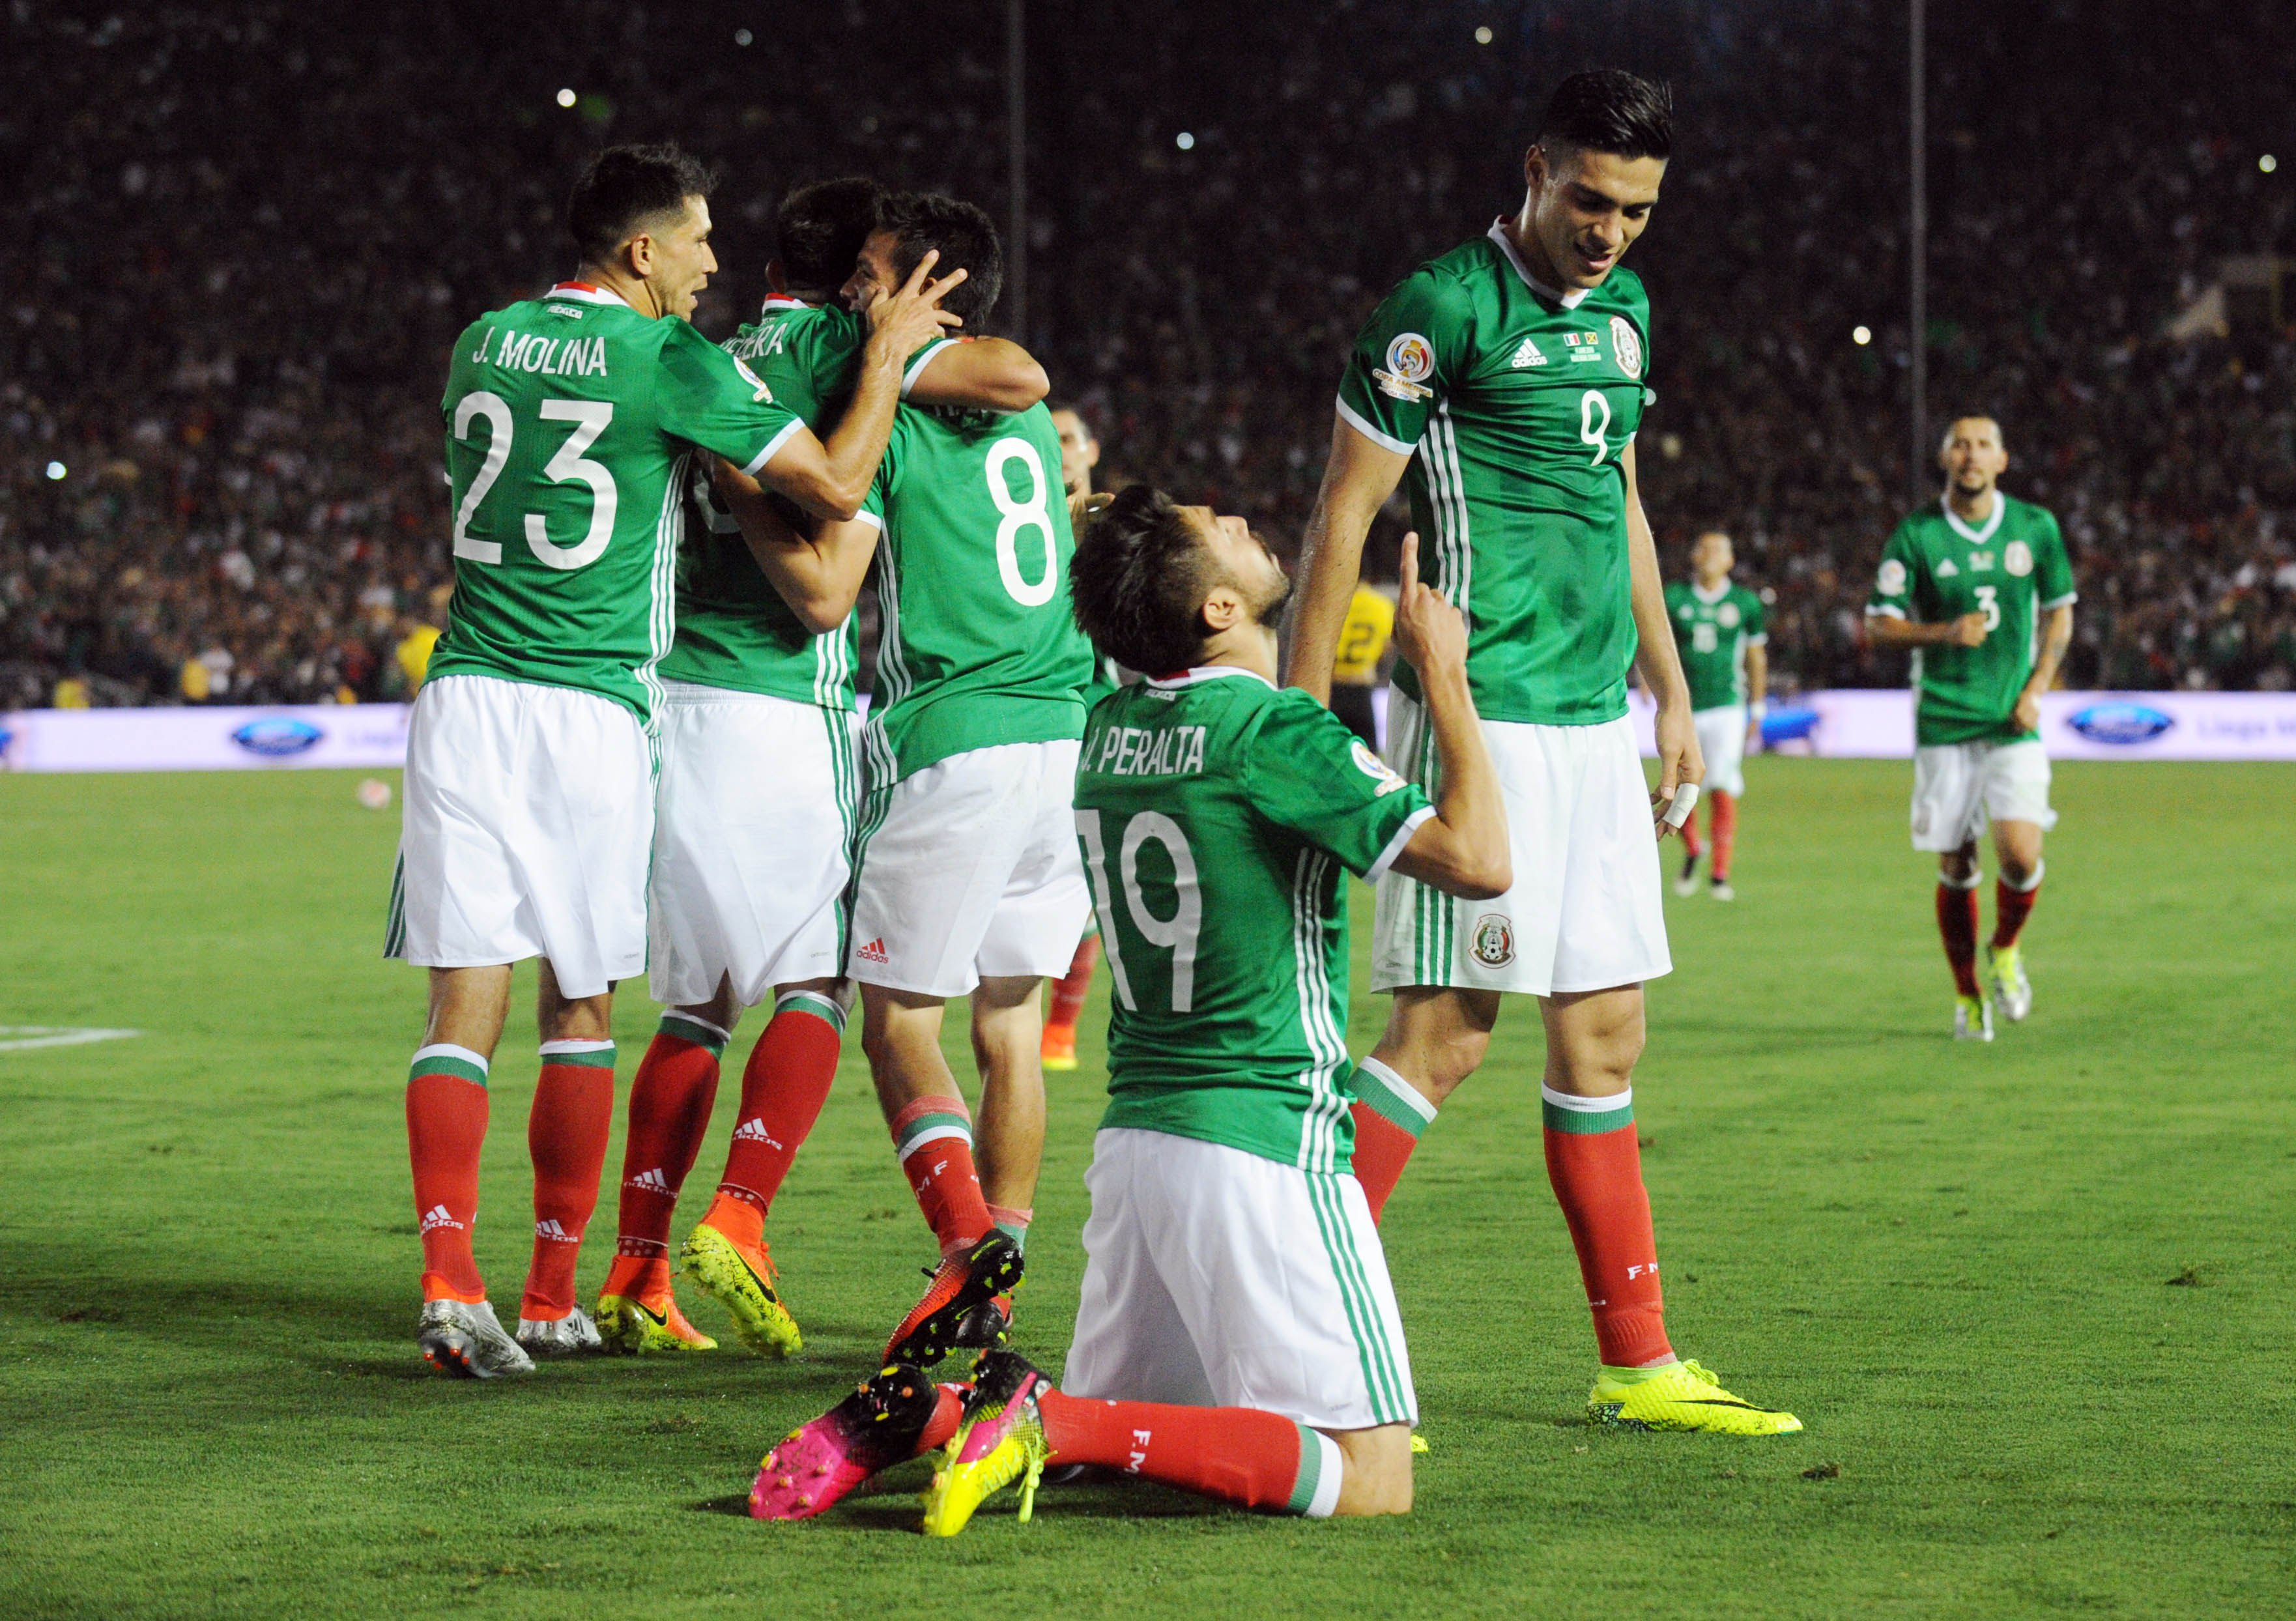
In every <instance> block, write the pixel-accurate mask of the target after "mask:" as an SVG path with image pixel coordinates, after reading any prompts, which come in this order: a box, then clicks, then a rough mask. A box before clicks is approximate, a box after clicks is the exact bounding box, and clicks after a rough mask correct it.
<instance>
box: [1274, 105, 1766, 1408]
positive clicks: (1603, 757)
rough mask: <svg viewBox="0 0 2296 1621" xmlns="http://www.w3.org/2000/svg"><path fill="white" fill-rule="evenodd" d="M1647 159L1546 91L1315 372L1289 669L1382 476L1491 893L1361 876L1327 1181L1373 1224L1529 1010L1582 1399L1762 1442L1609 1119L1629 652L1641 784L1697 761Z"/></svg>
mask: <svg viewBox="0 0 2296 1621" xmlns="http://www.w3.org/2000/svg"><path fill="white" fill-rule="evenodd" d="M1671 142H1672V132H1671V107H1670V102H1669V95H1668V93H1667V92H1666V90H1665V89H1664V88H1663V87H1662V86H1656V85H1652V84H1649V83H1647V82H1645V81H1644V80H1642V79H1638V78H1635V77H1634V76H1633V75H1631V74H1628V73H1621V72H1616V71H1602V72H1593V73H1581V74H1577V75H1574V76H1573V77H1572V78H1569V79H1566V80H1565V81H1563V83H1562V85H1561V86H1559V87H1558V88H1557V89H1556V91H1555V93H1554V98H1553V100H1552V101H1551V102H1549V103H1548V105H1547V109H1546V114H1545V116H1544V118H1543V119H1542V120H1541V122H1540V124H1539V126H1538V142H1537V143H1536V144H1534V145H1533V146H1532V147H1531V148H1530V150H1529V152H1528V153H1527V154H1526V156H1525V158H1524V160H1523V176H1524V181H1525V194H1524V198H1523V202H1522V206H1521V209H1519V210H1518V211H1517V212H1516V213H1515V214H1514V215H1513V216H1512V217H1505V218H1502V219H1499V220H1497V221H1496V222H1495V223H1494V224H1493V225H1491V227H1490V229H1489V230H1488V232H1487V233H1485V234H1484V235H1483V236H1481V237H1480V238H1478V239H1477V240H1475V241H1473V242H1469V243H1468V244H1467V245H1465V246H1464V247H1462V248H1458V249H1455V250H1452V251H1451V252H1449V253H1447V254H1445V255H1443V256H1442V257H1441V258H1437V259H1433V260H1431V261H1430V262H1429V263H1428V264H1426V265H1423V266H1421V267H1420V268H1419V269H1418V270H1417V271H1416V272H1415V273H1414V274H1412V275H1410V276H1409V277H1407V278H1406V279H1405V281H1404V282H1402V284H1401V285H1399V286H1398V287H1397V288H1396V289H1395V291H1393V292H1391V293H1390V294H1389V295H1388V298H1387V299H1386V301H1385V302H1383V303H1382V305H1381V306H1380V307H1379V308H1378V309H1377V310H1376V311H1374V313H1373V315H1372V317H1371V320H1370V321H1369V323H1367V324H1366V325H1365V328H1364V330H1363V332H1362V333H1361V335H1360V336H1359V337H1358V339H1357V344H1356V348H1355V352H1354V354H1353V355H1352V356H1350V358H1349V364H1348V367H1347V371H1346V373H1345V374H1344V377H1343V378H1342V381H1341V385H1340V397H1339V404H1338V419H1339V420H1338V422H1336V423H1335V424H1334V426H1333V438H1332V457H1331V462H1330V464H1329V466H1328V467H1327V469H1326V470H1325V472H1324V487H1323V491H1322V494H1321V495H1320V497H1319V499H1318V501H1317V503H1316V513H1315V515H1314V516H1313V517H1312V518H1311V519H1310V520H1309V526H1308V536H1307V544H1306V546H1305V553H1306V556H1307V560H1308V561H1307V562H1306V565H1305V569H1306V580H1305V583H1304V584H1303V585H1302V588H1301V593H1300V595H1301V604H1300V613H1299V615H1298V618H1297V621H1296V624H1295V626H1294V633H1293V639H1292V664H1291V671H1290V679H1291V680H1292V683H1293V684H1297V685H1301V686H1305V687H1307V688H1308V690H1309V691H1310V692H1314V693H1316V695H1318V696H1321V695H1323V694H1324V692H1326V691H1328V684H1329V681H1330V677H1331V671H1332V660H1333V651H1334V644H1335V641H1336V635H1337V632H1338V629H1339V626H1340V623H1341V618H1342V617H1343V615H1344V613H1345V611H1346V603H1347V598H1348V595H1349V593H1350V592H1351V591H1352V589H1353V587H1354V585H1355V581H1356V576H1357V566H1358V562H1359V560H1360V557H1361V553H1362V546H1363V538H1364V535H1365V530H1366V529H1367V528H1368V527H1369V525H1370V521H1371V518H1372V515H1373V514H1374V512H1377V511H1378V509H1379V506H1380V504H1381V503H1382V502H1384V501H1385V500H1386V498H1387V497H1388V495H1390V493H1391V492H1392V491H1393V489H1394V487H1395V486H1396V483H1397V481H1398V479H1403V478H1404V477H1405V476H1406V473H1407V474H1408V477H1409V487H1410V496H1411V507H1412V517H1413V520H1414V522H1415V525H1416V526H1417V527H1418V528H1419V530H1420V532H1421V534H1422V535H1423V536H1425V537H1426V541H1427V545H1428V548H1429V560H1428V579H1429V583H1430V584H1431V585H1433V586H1434V587H1435V589H1436V590H1438V591H1439V592H1441V593H1442V594H1444V595H1445V596H1446V597H1447V598H1449V599H1450V601H1451V602H1453V603H1454V604H1456V606H1457V607H1458V608H1459V609H1460V610H1461V611H1463V612H1464V614H1465V615H1466V618H1467V624H1468V626H1469V637H1470V640H1469V643H1468V648H1467V675H1468V679H1469V680H1470V682H1471V683H1472V685H1473V688H1474V696H1475V707H1476V708H1477V710H1478V711H1479V712H1480V716H1481V717H1482V725H1483V730H1484V733H1485V734H1486V736H1487V738H1488V742H1489V746H1490V749H1491V753H1492V756H1493V757H1494V758H1495V759H1496V760H1497V768H1498V773H1499V777H1500V782H1501V784H1502V786H1503V788H1504V790H1505V795H1506V802H1507V814H1508V818H1509V823H1510V826H1511V828H1512V831H1513V858H1514V859H1513V866H1514V887H1513V889H1512V890H1510V891H1509V892H1508V893H1507V894H1506V895H1504V896H1499V897H1497V899H1495V900H1491V901H1488V902H1484V901H1474V902H1463V901H1460V900H1458V899H1456V898H1455V897H1453V896H1447V895H1444V894H1442V893H1439V891H1438V890H1437V889H1435V888H1430V887H1429V886H1427V885H1426V884H1423V883H1421V882H1419V881H1417V880H1414V879H1412V878H1411V877H1409V876H1408V875H1406V874H1400V873H1390V874H1389V875H1388V876H1387V877H1386V878H1384V879H1382V880H1381V883H1380V886H1379V897H1378V905H1377V910H1376V913H1375V914H1374V923H1373V929H1374V945H1373V954H1372V978H1371V982H1372V987H1373V988H1374V990H1392V991H1394V993H1395V1007H1394V1010H1393V1012H1392V1013H1391V1015H1390V1019H1389V1023H1388V1027H1387V1033H1386V1035H1385V1036H1383V1037H1382V1040H1381V1042H1380V1044H1379V1046H1378V1048H1377V1049H1376V1050H1375V1051H1374V1052H1373V1054H1372V1055H1371V1056H1370V1057H1369V1058H1367V1059H1365V1060H1364V1062H1363V1064H1362V1065H1361V1066H1360V1068H1358V1070H1357V1075H1356V1077H1355V1090H1356V1093H1357V1100H1358V1101H1357V1108H1356V1123H1357V1132H1358V1146H1357V1158H1356V1167H1357V1176H1358V1177H1359V1178H1360V1179H1361V1181H1362V1182H1363V1184H1364V1188H1365V1192H1366V1193H1367V1194H1368V1195H1369V1197H1370V1200H1371V1205H1372V1208H1373V1209H1374V1211H1377V1210H1378V1209H1379V1208H1381V1206H1382V1204H1383V1202H1384V1200H1385V1199H1386V1196H1387V1194H1388V1193H1389V1192H1390V1191H1391V1190H1392V1189H1393V1188H1394V1186H1395V1185H1396V1183H1397V1182H1398V1179H1399V1178H1400V1177H1401V1175H1402V1173H1403V1169H1404V1167H1405V1164H1406V1161H1407V1160H1408V1158H1409V1157H1410V1155H1411V1152H1412V1150H1413V1147H1414V1145H1415V1143H1416V1142H1417V1140H1418V1137H1419V1135H1420V1134H1421V1132H1422V1131H1423V1130H1424V1129H1425V1127H1426V1126H1427V1125H1428V1124H1429V1123H1430V1122H1431V1121H1432V1120H1433V1118H1434V1117H1435V1113H1436V1109H1437V1108H1438V1106H1439V1104H1440V1103H1441V1101H1443V1099H1444V1098H1445V1097H1447V1095H1448V1094H1449V1093H1450V1092H1451V1090H1452V1089H1453V1088H1454V1087H1456V1086H1457V1085H1459V1084H1460V1083H1461V1082H1463V1081H1464V1080H1465V1079H1466V1077H1468V1076H1469V1075H1470V1074H1472V1073H1473V1071H1474V1069H1475V1068H1476V1067H1477V1066H1478V1065H1479V1064H1480V1061H1481V1060H1482V1056H1483V1054H1484V1052H1485V1051H1486V1050H1487V1049H1488V1044H1489V1039H1490V1032H1491V1029H1492V1027H1493V1026H1494V1025H1495V1024H1496V1023H1497V1019H1498V1015H1499V998H1500V995H1501V993H1504V992H1518V993H1523V994H1527V995H1535V996H1537V997H1538V998H1539V999H1540V1011H1541V1014H1542V1016H1543V1019H1544V1021H1545V1024H1546V1054H1547V1056H1546V1086H1545V1093H1544V1123H1545V1128H1546V1131H1545V1135H1546V1165H1547V1174H1548V1176H1549V1179H1550V1180H1551V1181H1552V1183H1554V1191H1555V1195H1556V1198H1557V1199H1558V1200H1559V1201H1560V1202H1561V1204H1562V1209H1563V1214H1564V1216H1565V1217H1566V1218H1567V1220H1568V1222H1569V1224H1570V1234H1571V1239H1572V1241H1573V1242H1574V1243H1575V1244H1576V1246H1577V1248H1578V1250H1579V1271H1580V1275H1581V1277H1582V1279H1583V1281H1584V1282H1585V1284H1586V1287H1587V1304H1588V1306H1589V1307H1590V1308H1591V1310H1592V1312H1593V1314H1594V1317H1595V1339H1596V1343H1597V1345H1598V1347H1599V1348H1600V1354H1601V1360H1602V1366H1601V1369H1600V1371H1599V1372H1598V1374H1597V1376H1596V1379H1595V1388H1594V1390H1593V1392H1592V1394H1591V1395H1590V1396H1589V1398H1588V1408H1589V1412H1591V1414H1592V1415H1593V1416H1594V1417H1595V1419H1596V1420H1598V1421H1604V1422H1619V1423H1624V1424H1628V1425H1633V1426H1636V1427H1638V1428H1644V1429H1733V1430H1737V1431H1739V1432H1741V1433H1775V1432H1776V1431H1778V1430H1781V1429H1798V1428H1800V1426H1799V1425H1798V1424H1797V1423H1796V1422H1795V1421H1794V1420H1792V1417H1791V1416H1790V1415H1786V1414H1782V1413H1770V1412H1759V1411H1758V1410H1756V1409H1754V1408H1752V1407H1751V1406H1750V1405H1749V1404H1745V1403H1743V1402H1740V1401H1738V1400H1737V1399H1736V1398H1734V1397H1733V1396H1729V1395H1728V1393H1727V1392H1726V1391H1722V1390H1720V1389H1719V1388H1717V1387H1716V1386H1715V1385H1714V1384H1713V1383H1712V1381H1711V1380H1710V1379H1709V1378H1708V1377H1707V1376H1706V1375H1705V1373H1704V1372H1703V1371H1702V1370H1700V1369H1699V1368H1698V1366H1697V1364H1696V1363H1684V1362H1681V1361H1678V1360H1677V1358H1676V1356H1675V1355H1674V1352H1673V1348H1672V1347H1671V1346H1670V1345H1669V1342H1668V1339H1667V1335H1666V1330H1665V1325H1664V1321H1663V1316H1662V1308H1661V1299H1660V1291H1659V1284H1658V1270H1659V1269H1658V1256H1657V1240H1656V1238H1655V1236H1654V1235H1653V1233H1652V1226H1651V1216H1650V1201H1649V1197H1648V1195H1647V1194H1646V1193H1645V1192H1644V1188H1643V1182H1642V1168H1641V1157H1640V1151H1639V1148H1638V1146H1637V1141H1636V1131H1635V1126H1634V1113H1633V1092H1632V1079H1633V1074H1634V1067H1635V1064H1636V1060H1638V1059H1639V1058H1640V1056H1641V1053H1642V1046H1643V989H1642V984H1643V981H1644V980H1645V979H1648V978H1652V977H1653V976H1655V975H1658V974H1663V973H1665V972H1667V971H1668V970H1669V966H1670V960H1669V956H1668V954H1667V945H1666V923H1665V918H1664V915H1663V913H1662V910H1661V899H1660V895H1661V878H1660V872H1659V858H1658V848H1657V841H1656V838H1655V837H1654V830H1653V827H1652V798H1651V797H1650V795H1649V790H1648V788H1647V786H1646V784H1645V782H1644V776H1643V769H1642V762H1641V760H1640V759H1639V758H1638V757H1637V756H1636V748H1635V741H1634V732H1633V729H1632V726H1631V724H1630V723H1629V722H1628V719H1627V688H1626V683H1627V670H1628V664H1629V663H1630V662H1633V663H1636V664H1637V665H1638V666H1639V667H1640V669H1641V672H1642V676H1643V680H1644V684H1645V685H1646V686H1647V687H1648V688H1649V690H1650V692H1651V693H1652V697H1653V698H1654V699H1655V700H1657V704H1658V715H1657V733H1658V752H1659V794H1658V798H1660V799H1661V800H1665V801H1670V800H1671V799H1672V798H1673V797H1674V795H1675V794H1676V792H1677V788H1678V786H1679V785H1680V784H1683V783H1695V782H1698V781H1700V779H1701V777H1702V774H1703V767H1702V761H1701V757H1700V750H1699V746H1698V741H1697V736H1696V732H1695V729H1694V726H1693V722H1692V718H1691V699H1690V692H1689V688H1688V684H1687V683H1686V682H1685V679H1684V676H1683V671H1682V665H1681V661H1680V659H1678V658H1677V656H1676V653H1675V647H1674V637H1673V635H1672V634H1671V632H1670V631H1669V628H1668V621H1667V614H1666V602H1665V598H1664V590H1663V585H1662V583H1661V580H1660V577H1659V572H1658V556H1657V551H1656V548H1655V546H1654V545H1653V544H1652V538H1651V532H1650V525H1649V522H1648V520H1646V519H1645V518H1644V515H1643V510H1642V502H1641V498H1640V496H1639V495H1637V494H1636V485H1635V449H1634V438H1635V434H1636V430H1638V429H1639V428H1640V426H1641V425H1642V420H1643V410H1644V406H1645V405H1647V404H1648V403H1649V402H1650V400H1651V399H1652V395H1651V393H1650V390H1649V389H1648V388H1647V387H1646V385H1645V381H1644V380H1645V378H1646V377H1647V375H1648V373H1649V369H1650V356H1651V343H1650V325H1649V323H1650V305H1649V300H1648V299H1646V298H1645V297H1644V292H1643V289H1642V283H1641V282H1640V281H1639V279H1637V278H1636V275H1635V274H1634V273H1632V272H1631V271H1627V270H1623V269H1620V267H1619V259H1620V256H1621V255H1622V254H1624V253H1625V251H1626V250H1627V249H1628V247H1629V246H1630V245H1631V244H1632V243H1633V242H1634V241H1635V239H1636V237H1637V236H1639V235H1640V234H1641V233H1642V231H1643V228H1644V225H1646V224H1647V223H1648V220H1649V216H1650V211H1651V209H1652V208H1653V207H1654V206H1655V205H1656V203H1657V201H1658V194H1659V187H1660V183H1661V180H1662V179H1663V177H1664V176H1665V173H1666V160H1667V156H1668V153H1669V150H1670V148H1671ZM1419 697H1420V692H1419V687H1418V680H1417V676H1416V675H1414V673H1413V672H1412V671H1410V670H1409V669H1408V668H1405V669H1399V670H1398V672H1397V675H1396V680H1395V699H1394V702H1393V707H1392V708H1391V710H1390V716H1391V723H1390V732H1389V749H1388V758H1389V761H1390V764H1392V765H1394V766H1395V767H1396V769H1397V770H1398V771H1399V772H1401V773H1402V774H1403V775H1405V776H1406V777H1407V778H1409V779H1410V780H1412V781H1414V782H1422V783H1436V782H1440V781H1441V769H1442V768H1441V765H1440V763H1439V760H1438V759H1437V757H1436V751H1435V749H1433V747H1432V741H1431V725H1430V723H1429V716H1428V714H1427V711H1426V708H1425V707H1424V705H1423V704H1422V703H1421V702H1420V701H1419ZM1658 831H1663V823H1661V828H1660V830H1658Z"/></svg>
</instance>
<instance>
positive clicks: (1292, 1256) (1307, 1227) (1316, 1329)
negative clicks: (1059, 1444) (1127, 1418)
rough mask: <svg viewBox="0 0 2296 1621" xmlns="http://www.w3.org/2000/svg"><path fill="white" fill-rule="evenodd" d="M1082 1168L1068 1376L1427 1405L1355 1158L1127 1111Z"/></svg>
mask: <svg viewBox="0 0 2296 1621" xmlns="http://www.w3.org/2000/svg"><path fill="white" fill-rule="evenodd" d="M1085 1186H1086V1187H1087V1189H1088V1190H1089V1191H1091V1194H1092V1215H1091V1216H1090V1218H1089V1219H1088V1220H1087V1221H1086V1223H1085V1224H1084V1248H1085V1266H1084V1293H1083V1298H1081V1299H1080V1300H1079V1301H1078V1306H1077V1325H1076V1341H1075V1343H1074V1344H1073V1345H1072V1346H1070V1348H1069V1360H1068V1369H1067V1373H1066V1375H1065V1377H1063V1378H1062V1380H1061V1388H1062V1390H1063V1391H1065V1392H1066V1393H1067V1394H1069V1395H1070V1396H1087V1397H1094V1398H1098V1399H1102V1400H1108V1401H1134V1402H1174V1403H1177V1404H1181V1405H1183V1406H1189V1407H1258V1408H1260V1409H1262V1410H1264V1411H1266V1412H1279V1413H1282V1414H1283V1416H1284V1417H1285V1418H1287V1419H1290V1420H1292V1422H1294V1423H1296V1424H1305V1425H1307V1426H1308V1428H1309V1429H1372V1428H1374V1427H1375V1426H1377V1425H1381V1424H1415V1423H1417V1422H1418V1421H1419V1399H1418V1397H1417V1396H1416V1395H1415V1393H1414V1392H1413V1390H1412V1388H1411V1357H1410V1354H1409V1353H1408V1352H1407V1351H1406V1349H1405V1348H1404V1344H1403V1318H1402V1314H1400V1313H1399V1312H1398V1311H1397V1309H1396V1305H1395V1289H1394V1287H1393V1285H1391V1284H1390V1282H1389V1281H1388V1277H1387V1253H1386V1251H1385V1250H1383V1249H1382V1248H1381V1247H1380V1241H1379V1228H1378V1227H1377V1226H1376V1225H1375V1224H1374V1223H1373V1221H1372V1219H1371V1207H1370V1206H1369V1205H1367V1204H1366V1203H1365V1202H1364V1191H1363V1185H1362V1184H1361V1183H1358V1182H1357V1181H1356V1179H1355V1178H1354V1177H1353V1176H1338V1175H1330V1174H1329V1173H1325V1172H1309V1171H1303V1170H1301V1169H1300V1168H1299V1167H1297V1166H1290V1165H1280V1164H1278V1163H1277V1162H1276V1161H1275V1160H1273V1159H1263V1158H1260V1157H1259V1155H1257V1154H1247V1153H1245V1152H1244V1151H1243V1150H1242V1149H1234V1148H1229V1147H1227V1146H1226V1145H1225V1144H1222V1143H1218V1142H1199V1141H1197V1140H1196V1139H1195V1138H1193V1137H1178V1136H1174V1135H1172V1134H1169V1133H1167V1132H1154V1131H1138V1130H1134V1129H1132V1128H1129V1127H1123V1126H1118V1127H1111V1128H1110V1129H1107V1130H1104V1131H1103V1132H1101V1133H1100V1134H1098V1135H1097V1136H1095V1138H1094V1139H1093V1148H1092V1168H1091V1169H1090V1170H1088V1171H1087V1172H1086V1173H1085Z"/></svg>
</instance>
